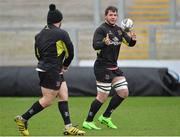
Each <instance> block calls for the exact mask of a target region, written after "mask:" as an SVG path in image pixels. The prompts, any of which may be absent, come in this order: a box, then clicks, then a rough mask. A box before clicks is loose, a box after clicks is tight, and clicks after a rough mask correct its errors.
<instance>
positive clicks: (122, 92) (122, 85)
mask: <svg viewBox="0 0 180 137" xmlns="http://www.w3.org/2000/svg"><path fill="white" fill-rule="evenodd" d="M127 85H128V83H127V81H126V79H125V78H124V79H120V80H118V81H116V82H115V83H113V85H112V86H113V87H114V89H115V91H116V92H117V94H118V95H119V96H120V97H122V98H127V97H128V96H129V90H128V86H127Z"/></svg>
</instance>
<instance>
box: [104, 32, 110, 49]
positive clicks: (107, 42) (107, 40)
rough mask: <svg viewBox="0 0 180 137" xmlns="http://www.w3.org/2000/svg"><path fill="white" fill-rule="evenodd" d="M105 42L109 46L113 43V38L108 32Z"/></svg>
mask: <svg viewBox="0 0 180 137" xmlns="http://www.w3.org/2000/svg"><path fill="white" fill-rule="evenodd" d="M104 43H105V44H106V45H107V46H109V45H110V44H111V40H110V38H109V34H108V33H107V35H106V37H105V38H104Z"/></svg>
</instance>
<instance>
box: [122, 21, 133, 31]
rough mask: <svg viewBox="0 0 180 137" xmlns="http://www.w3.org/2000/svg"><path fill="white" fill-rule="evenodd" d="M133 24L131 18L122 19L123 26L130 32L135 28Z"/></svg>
mask: <svg viewBox="0 0 180 137" xmlns="http://www.w3.org/2000/svg"><path fill="white" fill-rule="evenodd" d="M133 26H134V23H133V21H132V19H130V18H125V19H123V20H122V21H121V28H122V29H123V30H124V31H126V32H130V31H131V30H132V29H133Z"/></svg>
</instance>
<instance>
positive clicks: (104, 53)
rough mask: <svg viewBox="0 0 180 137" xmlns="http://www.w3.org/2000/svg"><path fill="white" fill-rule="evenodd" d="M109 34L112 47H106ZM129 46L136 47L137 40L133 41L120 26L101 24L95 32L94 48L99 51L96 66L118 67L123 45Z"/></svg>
mask: <svg viewBox="0 0 180 137" xmlns="http://www.w3.org/2000/svg"><path fill="white" fill-rule="evenodd" d="M107 34H109V38H110V40H111V44H110V45H108V46H107V45H105V42H104V39H105V37H106V35H107ZM122 42H123V43H124V44H126V45H127V46H130V47H132V46H134V45H135V44H136V40H132V38H131V37H130V36H128V35H127V33H126V32H124V31H123V30H122V29H121V28H120V27H119V26H117V25H115V26H112V25H109V24H107V23H103V24H101V25H100V26H99V27H98V28H97V29H96V31H95V33H94V37H93V48H94V49H95V50H96V51H97V59H96V62H95V65H96V66H102V67H108V68H111V67H117V59H118V56H119V52H120V47H121V43H122Z"/></svg>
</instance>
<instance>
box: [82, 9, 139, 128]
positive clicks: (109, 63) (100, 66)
mask: <svg viewBox="0 0 180 137" xmlns="http://www.w3.org/2000/svg"><path fill="white" fill-rule="evenodd" d="M117 17H118V10H117V8H116V7H114V6H109V7H107V9H106V10H105V22H104V23H103V24H101V25H100V26H99V27H98V28H97V29H96V31H95V33H94V37H93V48H94V49H95V50H96V51H97V59H96V61H95V63H94V74H95V77H96V84H97V96H96V99H95V100H94V101H93V102H92V103H91V106H90V109H89V113H88V116H87V118H86V120H85V121H84V122H83V127H84V128H86V129H95V130H100V129H101V128H99V127H97V126H96V125H95V123H94V122H93V119H94V116H95V115H96V113H97V112H98V110H99V109H100V107H101V106H102V104H103V103H104V102H105V101H106V99H107V98H108V95H109V93H110V90H111V88H112V87H113V88H114V89H115V91H116V93H115V94H114V95H113V96H112V98H111V100H110V102H109V105H108V107H107V108H106V110H105V112H104V113H103V114H102V115H101V116H100V117H99V118H98V121H100V122H101V123H102V124H104V125H106V126H108V127H109V128H112V129H117V126H116V125H115V124H113V122H112V120H111V118H110V116H111V114H112V112H113V111H114V110H115V109H116V108H117V107H118V106H119V105H120V104H121V103H122V101H123V100H124V99H125V98H127V97H128V93H129V92H128V86H127V85H128V83H127V81H126V78H125V76H124V75H123V72H122V71H121V69H119V67H118V65H117V59H118V56H119V51H120V47H121V43H122V42H123V43H125V44H126V45H127V46H129V47H132V46H134V45H135V44H136V35H135V33H133V32H129V33H126V32H125V31H124V30H122V28H120V27H119V26H117V25H116V21H117Z"/></svg>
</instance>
